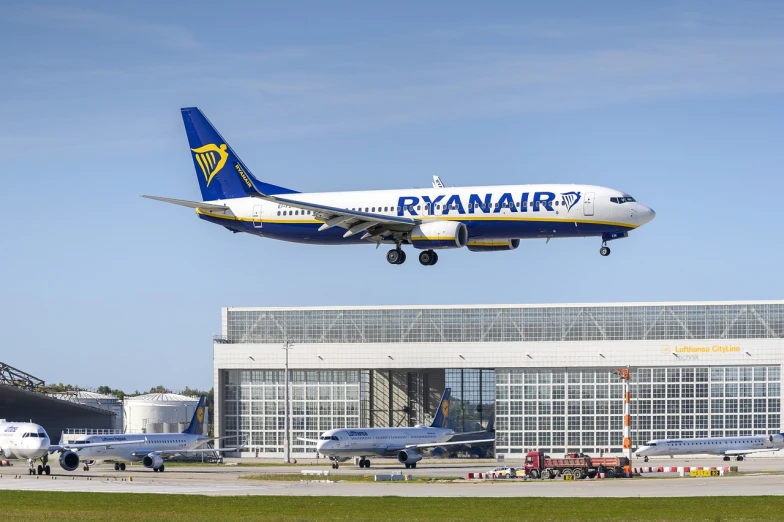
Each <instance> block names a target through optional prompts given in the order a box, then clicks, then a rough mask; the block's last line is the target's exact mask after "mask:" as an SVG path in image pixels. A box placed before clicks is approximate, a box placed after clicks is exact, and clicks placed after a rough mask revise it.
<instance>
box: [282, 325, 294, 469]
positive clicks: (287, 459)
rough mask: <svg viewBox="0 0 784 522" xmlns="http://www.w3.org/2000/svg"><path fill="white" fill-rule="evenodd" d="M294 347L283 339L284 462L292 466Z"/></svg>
mask: <svg viewBox="0 0 784 522" xmlns="http://www.w3.org/2000/svg"><path fill="white" fill-rule="evenodd" d="M292 346H293V344H292V343H290V342H289V340H288V338H286V337H284V338H283V349H284V350H285V351H286V371H285V378H284V382H285V384H284V386H285V398H284V401H285V421H284V428H283V429H284V430H285V436H284V441H283V449H284V451H285V453H286V457H285V460H284V462H286V464H291V417H290V413H291V407H290V405H289V350H290V349H291V347H292Z"/></svg>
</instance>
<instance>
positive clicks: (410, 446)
mask: <svg viewBox="0 0 784 522" xmlns="http://www.w3.org/2000/svg"><path fill="white" fill-rule="evenodd" d="M494 440H495V439H479V440H461V441H456V442H433V443H430V444H408V445H406V446H405V448H406V449H417V448H440V447H443V446H456V445H459V444H463V445H466V444H479V443H480V442H493V441H494Z"/></svg>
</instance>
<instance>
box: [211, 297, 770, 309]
mask: <svg viewBox="0 0 784 522" xmlns="http://www.w3.org/2000/svg"><path fill="white" fill-rule="evenodd" d="M771 304H773V305H784V300H758V301H753V300H749V301H651V302H626V303H622V302H621V303H619V302H608V303H544V304H519V303H518V304H513V303H509V304H447V305H438V304H428V305H421V304H412V305H361V306H226V307H223V309H224V310H227V311H232V312H252V311H260V310H264V311H286V312H291V311H309V310H437V309H464V308H473V309H495V308H586V307H587V308H600V307H614V306H619V307H628V308H632V307H639V306H734V305H771Z"/></svg>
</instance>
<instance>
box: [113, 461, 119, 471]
mask: <svg viewBox="0 0 784 522" xmlns="http://www.w3.org/2000/svg"><path fill="white" fill-rule="evenodd" d="M114 471H120V464H119V463H117V462H115V463H114Z"/></svg>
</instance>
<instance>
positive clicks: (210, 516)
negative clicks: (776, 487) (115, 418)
mask: <svg viewBox="0 0 784 522" xmlns="http://www.w3.org/2000/svg"><path fill="white" fill-rule="evenodd" d="M0 508H1V509H2V520H3V521H17V520H19V521H22V520H23V521H31V520H47V521H59V520H78V521H83V522H85V521H99V520H100V521H114V520H120V521H122V522H134V521H157V520H165V521H169V522H177V521H187V522H197V521H202V520H204V521H212V520H281V521H303V520H304V521H310V520H314V521H321V520H324V521H333V520H372V521H374V522H377V521H378V520H406V521H423V522H424V521H428V522H438V521H470V522H475V521H478V520H493V521H498V520H535V521H537V522H542V521H550V520H602V521H607V520H623V521H634V520H646V521H647V520H654V521H658V520H662V521H665V520H666V521H671V520H672V521H686V520H696V521H711V522H719V521H729V520H732V521H736V520H781V517H782V513H784V497H770V496H767V497H763V496H760V497H689V498H531V497H521V498H463V497H461V498H448V499H444V498H438V499H436V498H426V497H424V498H414V497H399V496H394V497H393V496H389V497H367V498H366V497H299V496H269V497H265V496H242V497H207V496H197V495H158V494H133V493H61V492H41V491H0Z"/></svg>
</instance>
